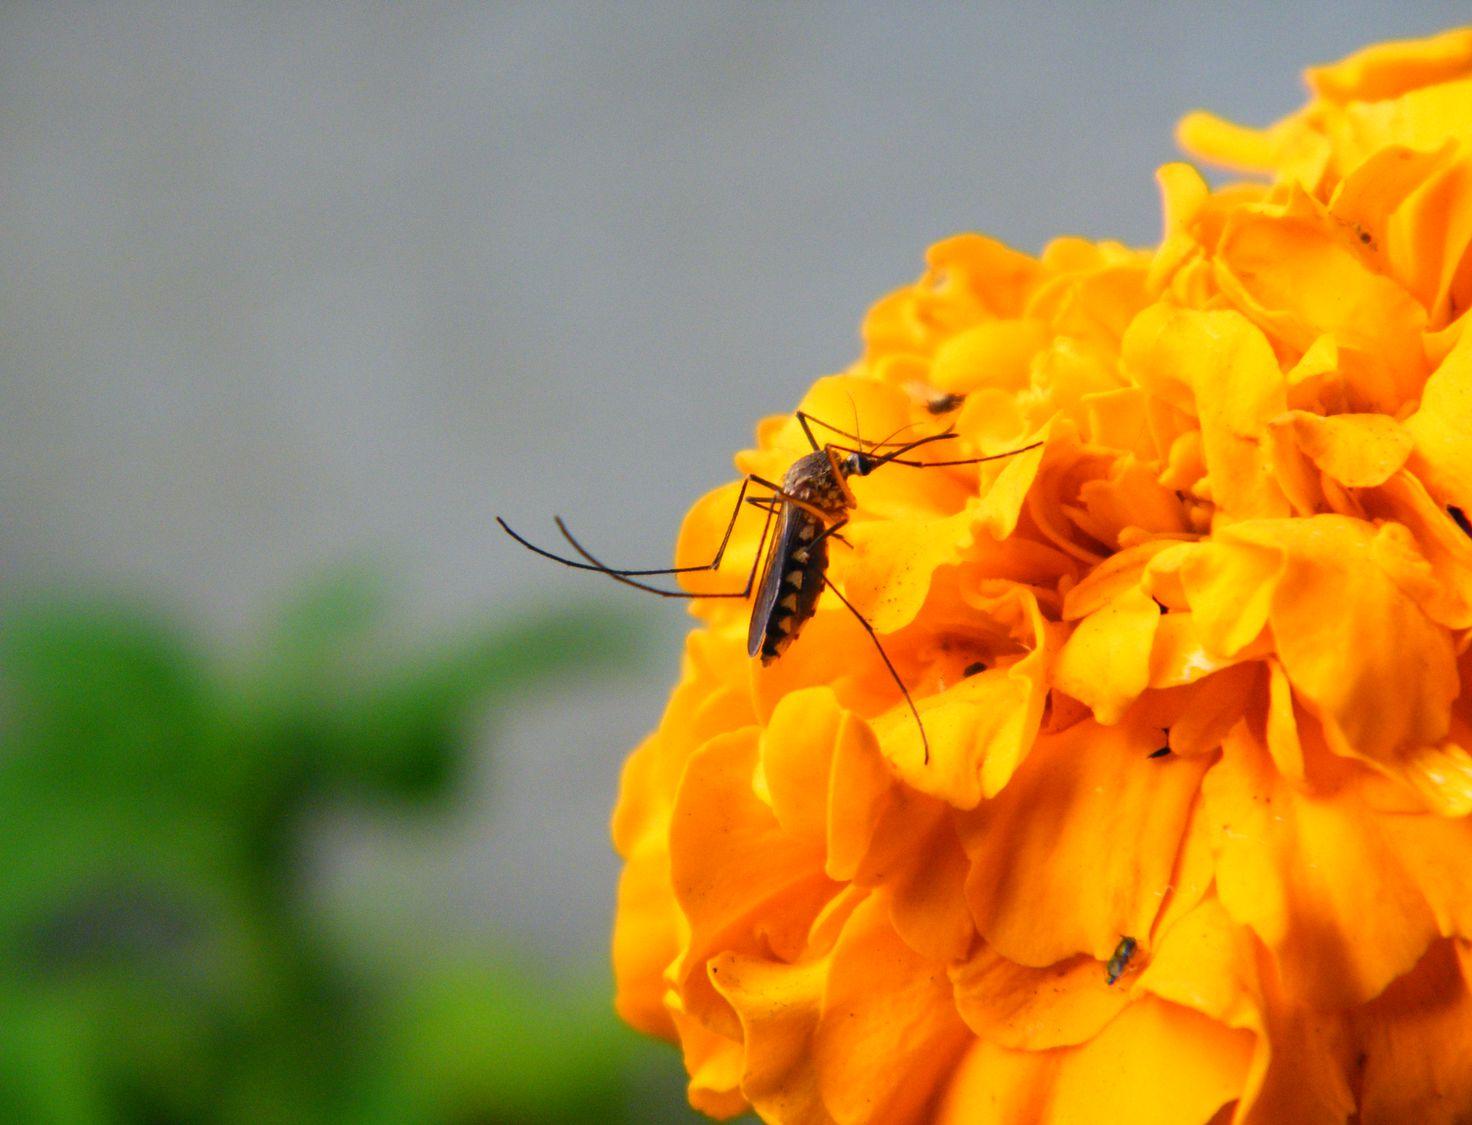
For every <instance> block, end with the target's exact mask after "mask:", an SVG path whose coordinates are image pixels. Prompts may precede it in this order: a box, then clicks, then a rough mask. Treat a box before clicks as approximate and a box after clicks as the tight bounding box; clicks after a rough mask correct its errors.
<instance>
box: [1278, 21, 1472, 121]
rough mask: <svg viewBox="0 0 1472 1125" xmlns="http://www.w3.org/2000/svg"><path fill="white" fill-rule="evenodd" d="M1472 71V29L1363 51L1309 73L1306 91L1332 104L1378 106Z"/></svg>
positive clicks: (1458, 30)
mask: <svg viewBox="0 0 1472 1125" xmlns="http://www.w3.org/2000/svg"><path fill="white" fill-rule="evenodd" d="M1468 70H1472V29H1468V28H1456V29H1453V30H1451V31H1443V32H1441V33H1440V34H1439V35H1431V36H1427V37H1425V38H1422V39H1397V40H1393V41H1391V42H1388V43H1376V44H1375V45H1374V46H1371V47H1365V48H1363V49H1362V50H1359V51H1356V52H1355V53H1354V54H1352V55H1348V56H1346V57H1345V58H1343V59H1340V60H1339V61H1338V62H1336V63H1331V64H1329V65H1327V66H1314V67H1310V68H1309V69H1308V70H1307V71H1306V72H1305V73H1304V77H1305V79H1306V80H1307V81H1308V85H1309V89H1310V90H1312V91H1313V92H1314V93H1316V94H1318V95H1319V96H1320V97H1322V98H1327V99H1329V100H1331V101H1336V102H1341V103H1342V102H1349V101H1366V102H1374V101H1382V100H1384V99H1386V98H1393V97H1396V96H1398V95H1400V94H1403V93H1406V92H1407V91H1409V90H1413V89H1415V88H1416V87H1418V86H1428V85H1432V84H1434V83H1437V82H1445V81H1447V80H1449V79H1452V78H1456V77H1457V76H1459V75H1462V74H1466V73H1467V72H1468Z"/></svg>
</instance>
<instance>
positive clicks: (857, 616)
mask: <svg viewBox="0 0 1472 1125" xmlns="http://www.w3.org/2000/svg"><path fill="white" fill-rule="evenodd" d="M823 585H824V586H826V587H828V589H830V590H832V591H833V596H834V597H836V598H837V599H838V600H839V601H841V602H842V603H843V604H844V606H845V607H846V608H847V609H848V611H849V612H850V613H851V614H853V615H854V620H855V621H857V622H858V623H859V624H860V625H862V626H863V627H864V632H866V633H868V634H869V639H870V640H871V641H873V642H874V647H875V648H876V649H878V650H879V659H881V660H883V661H884V666H885V667H886V668H888V669H889V674H890V676H891V677H892V678H893V680H894V682H895V683H896V684H898V685H899V689H900V694H901V695H903V696H904V697H905V702H906V703H907V704H908V705H909V707H910V714H912V715H914V716H915V726H917V727H918V728H919V729H920V745H921V746H922V747H923V748H924V750H925V764H926V765H929V764H930V739H928V738H926V737H925V724H924V723H922V722H921V721H920V711H919V709H918V708H916V706H915V701H914V700H913V699H911V698H910V689H909V688H907V687H905V681H904V680H902V679H900V674H899V672H898V671H897V670H896V669H895V666H894V662H893V661H892V660H890V658H889V653H887V652H885V651H884V646H883V645H882V644H880V643H879V635H878V634H877V633H875V632H874V626H872V625H870V624H869V622H868V621H866V620H865V619H864V615H863V614H862V613H860V612H859V611H858V610H857V609H855V608H854V603H853V602H851V601H849V600H848V599H847V598H846V597H844V596H843V594H842V593H841V592H840V591H839V589H838V587H837V586H835V585H834V584H833V582H832V581H831V580H830V579H829V577H828V576H827V575H826V574H825V575H823Z"/></svg>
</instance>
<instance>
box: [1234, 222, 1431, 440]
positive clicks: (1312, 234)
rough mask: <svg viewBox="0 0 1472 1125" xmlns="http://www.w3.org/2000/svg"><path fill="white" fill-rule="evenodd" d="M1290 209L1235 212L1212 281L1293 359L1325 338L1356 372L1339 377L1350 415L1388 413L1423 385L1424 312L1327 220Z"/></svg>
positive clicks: (1413, 396) (1351, 370) (1416, 392)
mask: <svg viewBox="0 0 1472 1125" xmlns="http://www.w3.org/2000/svg"><path fill="white" fill-rule="evenodd" d="M1312 206H1313V205H1312V204H1310V203H1308V202H1306V201H1303V200H1302V199H1301V198H1300V199H1299V201H1298V203H1297V206H1296V207H1289V208H1286V209H1285V208H1279V209H1261V210H1247V209H1243V210H1240V211H1238V212H1237V213H1236V214H1235V215H1234V216H1233V217H1232V219H1231V220H1229V221H1228V223H1227V226H1226V229H1225V230H1224V231H1223V233H1222V241H1221V244H1220V245H1219V246H1218V247H1217V259H1216V260H1217V266H1218V280H1219V282H1220V283H1221V286H1222V290H1223V292H1225V293H1226V294H1228V295H1229V296H1230V297H1231V299H1232V301H1233V303H1234V304H1235V305H1236V306H1237V307H1238V308H1239V309H1241V310H1242V311H1243V312H1244V313H1245V314H1246V315H1247V316H1248V317H1250V318H1251V319H1252V320H1253V321H1254V322H1255V323H1257V324H1258V325H1259V326H1260V327H1261V328H1262V329H1263V330H1264V331H1265V332H1266V333H1267V334H1268V335H1269V336H1272V337H1274V338H1276V339H1277V340H1279V341H1281V342H1282V343H1283V344H1285V345H1287V346H1288V347H1291V348H1293V349H1295V350H1297V351H1299V352H1302V351H1304V350H1306V349H1307V348H1308V347H1309V346H1310V345H1312V344H1313V342H1314V341H1315V340H1316V339H1317V338H1318V337H1319V336H1321V335H1323V334H1324V333H1332V334H1333V336H1334V338H1335V340H1336V341H1337V342H1338V344H1339V347H1340V349H1341V352H1353V353H1355V354H1356V355H1357V356H1358V358H1359V360H1360V361H1361V367H1360V368H1359V369H1350V368H1346V371H1347V373H1348V379H1349V385H1350V389H1351V391H1352V392H1353V394H1354V395H1355V396H1356V408H1357V409H1363V410H1375V411H1385V412H1388V413H1394V412H1395V411H1396V410H1397V409H1399V407H1400V406H1401V404H1402V403H1404V402H1405V401H1406V400H1408V399H1414V398H1415V397H1416V395H1418V394H1419V393H1420V389H1421V384H1422V382H1423V381H1424V379H1425V376H1426V372H1425V361H1424V357H1423V353H1422V350H1421V332H1422V330H1423V329H1424V328H1425V327H1426V319H1427V318H1426V310H1425V309H1423V308H1422V307H1421V306H1420V305H1419V304H1418V303H1417V302H1416V301H1415V300H1414V299H1413V298H1412V297H1411V296H1410V295H1409V294H1408V293H1407V292H1406V291H1405V290H1404V289H1402V288H1401V287H1400V286H1399V285H1397V284H1396V283H1395V282H1394V281H1392V280H1390V279H1389V278H1387V277H1385V276H1384V275H1382V274H1379V273H1376V272H1374V271H1373V270H1372V269H1370V268H1369V266H1368V265H1367V264H1366V263H1365V262H1364V261H1363V260H1362V259H1361V257H1360V256H1359V254H1358V252H1357V251H1355V250H1352V249H1351V248H1350V246H1349V245H1347V244H1346V242H1347V240H1346V239H1345V238H1344V237H1343V235H1342V234H1341V233H1340V231H1339V229H1338V227H1337V225H1336V224H1334V222H1333V220H1332V219H1329V218H1328V217H1326V216H1321V215H1319V214H1318V213H1317V212H1314V211H1311V210H1310V208H1311V207H1312Z"/></svg>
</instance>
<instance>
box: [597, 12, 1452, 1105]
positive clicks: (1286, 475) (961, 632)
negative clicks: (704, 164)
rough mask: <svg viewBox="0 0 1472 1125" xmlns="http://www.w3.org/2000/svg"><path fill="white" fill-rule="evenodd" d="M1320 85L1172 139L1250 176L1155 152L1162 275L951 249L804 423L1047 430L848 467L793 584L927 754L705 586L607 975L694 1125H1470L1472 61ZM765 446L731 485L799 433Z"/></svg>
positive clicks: (623, 838)
mask: <svg viewBox="0 0 1472 1125" xmlns="http://www.w3.org/2000/svg"><path fill="white" fill-rule="evenodd" d="M1308 81H1309V87H1310V90H1311V94H1312V98H1311V101H1310V102H1309V104H1308V105H1307V106H1306V108H1304V109H1303V110H1302V111H1300V112H1299V113H1296V114H1294V115H1293V116H1291V117H1289V118H1287V119H1286V120H1284V121H1282V122H1280V123H1279V124H1277V125H1274V126H1272V127H1271V128H1269V129H1266V130H1248V129H1242V128H1239V127H1236V126H1231V125H1227V124H1224V123H1222V122H1220V121H1217V120H1216V119H1214V118H1210V117H1207V116H1205V115H1200V114H1198V115H1193V116H1190V117H1188V118H1187V119H1186V120H1185V122H1184V123H1183V125H1182V130H1181V132H1182V137H1183V140H1184V142H1185V144H1186V145H1187V147H1188V148H1189V149H1191V150H1193V151H1194V152H1196V153H1198V154H1200V155H1201V156H1203V157H1205V158H1208V159H1211V160H1217V161H1222V162H1226V163H1230V164H1233V165H1237V166H1239V167H1245V168H1248V169H1254V170H1257V171H1260V172H1266V173H1269V180H1268V182H1265V183H1261V184H1257V185H1237V186H1231V187H1227V188H1223V189H1220V190H1212V189H1210V188H1209V187H1208V185H1207V184H1206V183H1205V181H1204V180H1203V179H1202V178H1201V177H1200V175H1199V174H1198V173H1197V172H1196V171H1194V170H1193V169H1192V168H1190V167H1188V166H1186V165H1184V164H1174V165H1169V166H1167V167H1165V168H1162V169H1161V171H1160V175H1159V179H1160V185H1161V190H1162V194H1163V197H1164V212H1165V233H1164V237H1163V239H1162V241H1161V243H1160V245H1159V246H1158V247H1157V248H1156V249H1154V250H1150V251H1146V250H1132V249H1129V248H1126V247H1124V246H1119V245H1116V244H1113V243H1102V244H1093V243H1088V242H1085V241H1082V240H1079V239H1071V238H1070V239H1061V240H1059V241H1057V242H1054V243H1052V244H1051V245H1049V246H1048V247H1047V248H1046V249H1045V250H1044V251H1043V253H1042V255H1041V256H1040V257H1037V258H1033V257H1029V256H1027V255H1025V254H1021V253H1018V252H1017V251H1014V250H1010V249H1008V248H1006V247H1004V246H1002V245H1000V244H998V243H997V242H995V241H993V240H991V239H988V238H985V237H982V236H980V235H963V236H960V237H957V238H953V239H950V240H948V241H946V242H943V243H941V244H940V245H938V246H936V247H934V248H933V249H932V250H931V251H930V254H929V256H928V259H927V262H928V266H927V269H926V272H925V273H924V275H923V276H922V277H921V278H920V280H919V281H917V282H916V283H915V284H914V285H911V286H908V287H906V288H904V289H901V290H899V291H898V292H896V293H893V294H891V295H890V296H888V297H886V298H884V299H883V300H881V301H880V302H879V303H878V304H877V305H876V306H875V307H874V308H873V309H872V310H871V311H870V313H869V315H868V318H867V319H866V321H865V323H864V352H863V355H862V358H860V359H859V361H858V362H857V363H855V364H854V365H853V366H852V368H850V369H849V370H848V371H847V372H845V373H843V374H841V375H837V376H832V377H830V378H826V379H822V380H819V382H818V383H817V384H816V385H815V386H814V387H813V388H812V390H811V391H810V392H809V393H808V395H807V396H806V397H805V398H804V399H803V401H802V404H801V406H802V409H804V410H806V411H808V412H810V413H812V414H814V415H816V416H818V417H819V418H823V419H828V420H830V421H833V422H834V423H835V424H839V425H846V426H850V425H853V424H855V423H854V422H852V421H849V420H850V419H855V418H856V419H857V420H858V422H859V423H861V424H862V428H863V433H864V434H866V435H870V436H874V437H877V436H879V435H881V434H889V433H891V432H895V431H899V430H901V429H902V428H904V427H913V429H911V430H908V431H906V432H907V433H926V432H934V431H936V430H938V429H939V428H940V425H941V424H940V423H939V422H938V421H937V418H936V416H935V415H934V414H933V413H931V411H930V409H928V404H929V403H930V402H931V400H932V399H933V398H934V397H936V396H958V397H957V398H950V399H947V401H946V403H945V405H947V406H949V405H951V404H953V403H955V402H957V401H959V402H960V403H961V405H960V406H959V408H958V409H956V410H955V412H954V413H949V414H947V415H946V416H945V417H946V420H949V421H952V422H953V424H954V429H955V432H956V433H957V434H958V435H959V439H958V440H956V441H955V442H954V443H953V444H954V446H955V447H957V448H962V447H964V448H965V449H967V450H969V451H974V452H971V453H969V455H970V456H980V455H984V454H991V453H1000V452H1004V451H1007V450H1011V449H1016V448H1019V447H1022V446H1025V445H1027V444H1029V443H1030V442H1033V441H1041V445H1040V446H1039V447H1038V448H1035V449H1032V450H1030V451H1028V452H1024V453H1021V454H1019V455H1017V456H1015V457H1012V458H1008V459H1003V460H998V461H993V462H988V463H985V464H980V465H969V466H953V467H948V468H930V469H910V468H900V467H886V468H884V469H883V470H881V471H877V472H875V473H874V474H873V475H872V476H868V477H864V478H863V479H857V478H856V479H854V480H853V481H852V482H851V484H852V487H853V491H854V493H855V495H856V497H857V501H858V504H857V507H856V509H855V511H854V518H853V520H852V522H851V523H850V524H849V525H848V526H847V527H846V528H845V531H844V536H845V538H846V540H847V541H848V544H849V545H848V546H835V548H834V550H833V552H832V555H831V559H830V563H829V573H830V576H831V577H832V579H833V581H834V583H835V584H836V586H837V587H838V588H839V589H840V590H842V591H843V592H844V593H845V595H846V596H847V598H848V599H849V600H850V601H852V602H853V603H854V605H855V607H857V609H858V610H859V611H860V612H861V613H862V614H863V615H864V616H865V618H866V619H867V620H868V621H869V622H871V623H872V625H873V627H874V629H875V630H876V632H877V634H878V635H879V637H880V638H881V639H882V641H883V644H884V650H885V652H886V653H887V654H888V655H889V657H890V658H891V659H892V660H893V662H894V664H895V666H896V668H897V669H898V672H899V675H900V678H901V679H902V680H903V682H904V683H905V684H906V685H907V687H908V688H909V690H910V692H911V694H912V696H913V697H914V700H915V702H916V705H917V706H918V709H919V712H920V714H921V716H922V719H923V724H924V731H925V733H926V735H927V736H928V742H929V756H928V760H927V757H926V754H925V751H924V747H923V745H922V741H921V737H920V728H919V727H918V726H917V724H916V723H915V721H914V719H913V717H912V716H911V715H910V713H909V711H908V710H907V708H906V707H905V705H904V703H903V700H902V698H901V697H900V695H899V692H898V690H897V688H896V686H895V683H894V680H893V679H892V678H890V676H889V674H888V672H887V670H886V668H885V666H884V664H883V662H882V660H881V658H880V656H879V653H878V652H877V651H876V650H875V649H874V648H873V647H872V646H871V645H869V644H868V641H867V639H866V638H865V637H864V635H863V633H862V631H861V630H860V629H859V626H858V625H857V623H856V622H855V621H854V619H853V617H852V616H851V615H850V613H849V612H848V611H847V610H846V609H845V608H844V607H843V605H842V604H841V603H839V602H838V601H837V600H836V599H834V598H832V597H831V596H827V595H825V596H824V597H823V598H822V599H820V601H819V603H818V610H817V613H816V615H815V616H814V617H813V619H812V620H811V621H810V622H808V623H807V625H806V627H805V628H804V630H803V632H802V635H801V637H800V638H799V639H798V641H797V642H796V643H795V644H793V646H792V647H791V649H790V650H788V651H787V652H786V653H785V654H784V655H783V656H782V658H781V659H780V660H776V661H774V662H772V663H771V664H769V665H768V666H762V665H761V664H760V662H758V661H754V660H751V659H749V658H748V657H747V655H746V620H745V615H746V613H747V612H749V609H748V607H747V606H746V605H745V604H743V603H741V602H739V601H734V602H733V601H731V600H726V601H717V600H705V601H697V602H696V603H695V612H696V614H697V615H698V616H699V617H700V619H701V625H700V627H699V628H698V629H697V630H696V631H695V632H694V633H693V634H692V635H691V637H690V639H689V642H688V646H687V651H686V658H685V665H684V672H683V677H682V680H681V683H680V685H679V687H678V688H677V689H676V691H675V693H674V696H673V698H672V700H671V702H670V705H669V710H668V711H667V713H666V714H665V716H664V719H663V721H662V722H661V724H660V726H659V728H658V730H657V731H655V733H654V734H653V735H651V736H650V737H649V739H648V740H647V741H646V742H645V743H644V744H643V745H642V746H641V747H639V749H638V750H637V751H636V752H635V753H634V755H633V756H632V757H631V758H630V760H629V762H628V765H627V768H626V770H625V772H624V777H623V785H622V793H621V795H620V798H619V803H618V808H617V810H616V812H615V815H614V839H615V842H616V844H617V847H618V849H619V852H620V853H621V854H622V855H623V857H624V858H625V860H626V866H625V869H624V874H623V879H622V883H621V886H620V893H619V906H618V917H617V922H616V928H615V934H614V961H615V966H616V970H617V977H618V1007H619V1010H620V1011H621V1012H622V1013H623V1015H624V1017H625V1018H626V1019H627V1020H628V1021H629V1022H630V1023H632V1024H634V1025H635V1026H636V1027H638V1028H641V1029H643V1030H646V1031H648V1032H651V1033H653V1034H657V1035H662V1036H666V1037H669V1038H672V1039H677V1040H678V1041H679V1043H680V1045H681V1047H682V1048H683V1051H684V1056H685V1062H686V1065H687V1067H688V1069H689V1073H690V1099H691V1101H692V1103H693V1104H694V1105H695V1106H697V1107H698V1108H700V1109H702V1110H704V1111H706V1112H708V1113H710V1114H713V1115H716V1116H727V1115H731V1114H734V1113H737V1112H740V1111H742V1110H745V1109H747V1108H748V1107H754V1108H755V1109H756V1111H757V1112H758V1113H760V1114H761V1115H762V1116H763V1117H764V1118H766V1119H768V1120H770V1121H777V1122H825V1121H842V1122H850V1121H852V1122H860V1121H874V1122H886V1123H888V1122H905V1121H931V1120H936V1121H947V1122H948V1121H965V1122H977V1121H999V1122H1017V1121H1044V1120H1047V1121H1069V1120H1084V1121H1162V1122H1189V1121H1200V1122H1206V1121H1227V1120H1231V1121H1239V1122H1286V1121H1292V1122H1318V1121H1342V1120H1347V1119H1349V1118H1350V1117H1356V1119H1357V1120H1359V1121H1362V1122H1367V1123H1368V1122H1405V1121H1418V1122H1424V1121H1453V1120H1469V1119H1472V819H1469V817H1472V752H1469V750H1472V695H1469V692H1468V691H1467V690H1466V688H1467V687H1468V684H1469V678H1472V655H1469V648H1472V646H1469V644H1468V640H1469V637H1472V523H1469V520H1468V515H1467V514H1468V513H1472V333H1465V332H1464V331H1463V329H1464V326H1465V325H1466V323H1467V320H1468V318H1467V316H1466V315H1465V314H1464V311H1463V310H1465V309H1466V308H1467V307H1468V304H1469V302H1472V30H1464V31H1455V32H1450V33H1447V34H1444V35H1441V36H1437V37H1434V38H1431V39H1427V40H1423V41H1419V42H1411V43H1394V44H1387V45H1384V46H1377V47H1372V48H1369V49H1368V50H1365V51H1362V52H1360V53H1359V54H1356V55H1354V56H1351V57H1350V58H1348V59H1346V60H1344V61H1342V62H1339V63H1336V64H1334V65H1332V66H1326V67H1321V68H1317V69H1314V70H1311V71H1309V74H1308ZM757 438H758V440H757V448H755V449H753V450H749V451H747V452H745V453H742V454H741V455H740V456H738V458H737V461H736V463H737V466H738V468H739V469H740V470H742V471H743V472H749V473H750V472H754V473H759V474H761V475H763V476H766V477H769V478H775V477H779V476H780V475H781V474H782V472H783V471H784V469H785V468H786V467H787V466H789V465H790V464H791V463H792V462H793V461H794V460H795V459H796V458H797V457H798V456H800V455H801V454H803V453H804V452H806V451H807V449H808V446H807V444H806V442H805V440H804V437H803V434H802V431H801V429H800V427H799V425H798V423H797V421H796V420H795V418H792V417H783V418H772V419H768V420H767V421H765V422H764V423H763V424H762V425H761V426H760V427H759V428H758V431H757ZM734 493H735V486H727V487H724V488H721V489H717V490H716V491H715V492H713V493H712V494H710V495H709V496H707V497H706V498H705V499H703V500H701V501H700V502H699V503H698V504H697V505H696V506H695V508H694V509H693V511H692V512H691V514H690V516H689V518H688V519H687V521H686V524H685V527H684V529H683V532H682V535H681V540H680V543H679V547H678V551H677V553H678V555H679V559H680V561H681V562H682V563H689V562H694V561H698V560H700V559H707V558H709V557H710V555H711V553H712V551H713V549H714V546H715V543H716V542H717V541H718V539H719V537H720V535H721V534H722V531H723V529H724V526H725V520H726V514H727V513H728V512H729V511H730V505H731V502H732V500H733V497H734ZM749 522H750V524H751V525H750V526H748V521H746V520H743V521H742V522H741V523H740V524H738V528H737V532H736V535H735V537H734V538H733V546H732V552H733V553H734V555H735V556H736V561H735V562H734V563H732V564H730V566H729V573H736V572H741V573H744V564H743V563H742V561H741V559H740V557H739V556H741V555H742V554H743V553H744V555H745V558H746V560H747V561H748V562H749V560H750V559H751V553H752V552H753V551H754V550H755V549H756V545H757V544H756V539H757V532H758V530H759V525H760V519H759V518H758V517H753V518H752V519H751V520H750V521H749ZM726 573H727V568H723V574H722V576H721V577H722V578H724V577H725V576H726ZM700 580H701V581H702V582H714V581H716V580H715V579H712V578H711V577H710V576H702V577H701V579H700ZM725 584H726V585H729V583H725ZM692 588H696V587H692ZM702 588H704V589H707V590H713V589H714V588H715V586H714V585H712V586H708V587H702ZM1125 939H1129V940H1128V941H1126V940H1125ZM1131 951H1132V955H1130V956H1127V955H1128V954H1130V953H1131ZM1114 977H1117V978H1118V979H1117V980H1115V981H1113V983H1111V978H1114Z"/></svg>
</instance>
